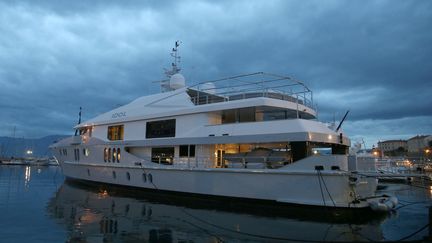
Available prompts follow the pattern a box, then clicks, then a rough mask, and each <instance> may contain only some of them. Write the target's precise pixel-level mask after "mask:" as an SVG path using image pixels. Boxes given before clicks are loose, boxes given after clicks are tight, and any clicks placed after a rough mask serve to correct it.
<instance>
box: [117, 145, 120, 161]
mask: <svg viewBox="0 0 432 243" xmlns="http://www.w3.org/2000/svg"><path fill="white" fill-rule="evenodd" d="M117 163H120V148H117Z"/></svg>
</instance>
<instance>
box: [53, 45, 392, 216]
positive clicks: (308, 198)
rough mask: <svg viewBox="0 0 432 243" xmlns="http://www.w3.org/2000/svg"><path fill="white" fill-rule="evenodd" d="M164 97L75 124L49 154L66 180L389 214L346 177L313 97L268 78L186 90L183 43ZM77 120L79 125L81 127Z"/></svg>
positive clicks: (342, 156)
mask: <svg viewBox="0 0 432 243" xmlns="http://www.w3.org/2000/svg"><path fill="white" fill-rule="evenodd" d="M172 50H173V52H172V53H171V55H172V56H173V57H174V62H173V63H172V65H171V69H170V70H165V74H166V75H167V77H168V79H167V80H163V81H161V82H160V84H161V92H160V93H157V94H153V95H148V96H143V97H140V98H137V99H136V100H134V101H132V102H131V103H129V104H126V105H124V106H121V107H118V108H116V109H114V110H111V111H108V112H106V113H103V114H101V115H99V116H97V117H95V118H93V119H90V120H87V121H84V122H79V124H78V125H77V126H76V127H75V130H76V133H75V136H71V137H69V138H65V139H63V140H60V141H58V142H57V143H54V144H52V145H51V146H50V148H51V150H52V151H53V154H54V155H55V158H56V159H57V160H58V162H59V164H60V166H61V167H62V170H63V173H64V175H65V176H66V177H67V178H71V179H75V180H84V181H87V182H97V183H105V184H115V185H122V186H128V187H135V188H140V189H143V190H144V189H150V190H158V191H163V192H173V193H190V194H196V195H198V196H212V197H216V198H217V197H229V198H234V199H240V200H249V199H251V200H263V201H270V202H273V203H276V204H282V205H284V204H300V205H310V206H324V207H334V208H370V207H372V208H378V210H390V209H391V208H394V207H395V206H396V204H397V199H395V198H393V197H385V196H378V195H376V188H377V179H376V178H371V177H365V176H362V175H360V174H356V173H353V172H350V171H349V170H348V149H349V146H350V140H349V138H348V137H347V136H346V135H345V134H344V133H343V131H342V130H341V129H340V125H341V124H340V125H339V126H338V127H337V128H336V129H335V128H334V126H330V125H329V124H326V123H323V122H320V121H318V120H317V110H316V107H315V106H314V105H313V104H314V103H313V94H312V91H311V90H310V89H309V88H308V87H307V86H306V85H305V84H304V83H303V82H301V81H299V80H296V79H294V78H291V77H287V76H281V75H275V74H269V73H264V72H258V73H252V74H245V75H238V76H233V77H228V78H221V79H217V80H211V81H203V82H199V83H197V84H195V85H191V86H186V84H185V78H184V77H183V76H182V74H181V73H180V68H179V58H180V57H179V55H178V43H177V42H176V45H175V48H173V49H172ZM80 120H81V119H80Z"/></svg>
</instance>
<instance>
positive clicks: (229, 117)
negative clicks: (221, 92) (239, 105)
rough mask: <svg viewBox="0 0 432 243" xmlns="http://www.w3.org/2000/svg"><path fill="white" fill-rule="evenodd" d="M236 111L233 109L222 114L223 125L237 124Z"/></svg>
mask: <svg viewBox="0 0 432 243" xmlns="http://www.w3.org/2000/svg"><path fill="white" fill-rule="evenodd" d="M236 113H237V112H236V110H235V109H232V110H225V111H223V112H222V123H223V124H224V123H234V122H236V120H237V119H236V117H237V115H236Z"/></svg>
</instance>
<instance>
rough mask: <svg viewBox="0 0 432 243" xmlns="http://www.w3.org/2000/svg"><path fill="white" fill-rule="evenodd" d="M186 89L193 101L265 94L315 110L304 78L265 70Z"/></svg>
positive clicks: (220, 99)
mask: <svg viewBox="0 0 432 243" xmlns="http://www.w3.org/2000/svg"><path fill="white" fill-rule="evenodd" d="M187 93H188V95H189V96H190V97H191V101H192V102H193V103H194V104H195V105H205V104H211V103H218V102H229V101H233V100H243V99H250V98H257V97H266V98H271V99H279V100H285V101H290V102H293V103H297V104H299V105H304V106H306V107H309V108H311V109H312V110H315V107H314V105H313V94H312V91H311V90H310V89H309V88H308V87H307V86H306V85H305V84H304V83H303V82H301V81H298V80H295V79H293V78H291V77H286V76H280V75H275V74H269V73H264V72H257V73H251V74H245V75H238V76H233V77H228V78H223V79H217V80H211V81H204V82H200V83H198V84H196V85H193V86H191V87H189V88H188V90H187Z"/></svg>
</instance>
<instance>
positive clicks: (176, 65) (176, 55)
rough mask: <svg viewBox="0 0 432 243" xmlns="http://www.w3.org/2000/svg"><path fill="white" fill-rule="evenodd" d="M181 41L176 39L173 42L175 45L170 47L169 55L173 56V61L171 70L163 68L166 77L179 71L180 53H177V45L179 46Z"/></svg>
mask: <svg viewBox="0 0 432 243" xmlns="http://www.w3.org/2000/svg"><path fill="white" fill-rule="evenodd" d="M180 44H181V41H179V40H177V41H176V42H175V44H174V45H175V47H174V48H173V49H172V52H171V56H172V57H174V62H172V63H171V70H168V69H166V68H164V70H165V74H166V75H167V77H168V79H169V78H171V76H173V75H174V74H176V73H178V72H180V70H181V68H180V67H179V65H180V58H181V57H180V55H179V53H178V47H179V46H180Z"/></svg>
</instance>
